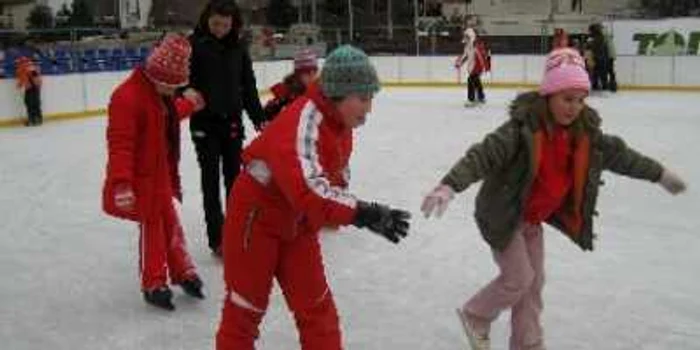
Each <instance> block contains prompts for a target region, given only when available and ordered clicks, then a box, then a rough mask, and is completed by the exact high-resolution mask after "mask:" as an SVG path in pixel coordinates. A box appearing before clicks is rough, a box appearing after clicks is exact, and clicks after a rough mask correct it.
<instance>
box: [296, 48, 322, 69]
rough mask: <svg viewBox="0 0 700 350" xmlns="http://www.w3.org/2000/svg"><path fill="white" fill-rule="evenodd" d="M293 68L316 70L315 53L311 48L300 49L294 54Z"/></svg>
mask: <svg viewBox="0 0 700 350" xmlns="http://www.w3.org/2000/svg"><path fill="white" fill-rule="evenodd" d="M294 70H295V71H308V70H318V62H317V58H316V53H315V52H313V51H312V50H311V49H302V50H300V51H298V52H297V53H296V55H294Z"/></svg>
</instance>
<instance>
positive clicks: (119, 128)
mask: <svg viewBox="0 0 700 350" xmlns="http://www.w3.org/2000/svg"><path fill="white" fill-rule="evenodd" d="M194 108H195V105H194V104H193V103H192V102H190V101H189V100H187V99H184V98H175V99H173V98H172V97H165V96H162V95H160V94H158V93H157V91H156V89H155V86H154V85H153V83H151V82H150V80H148V78H147V77H146V75H145V74H144V73H143V71H142V69H141V68H137V69H135V70H134V71H133V72H132V74H131V75H130V76H129V77H128V78H127V79H126V81H124V82H123V83H122V84H121V85H119V86H118V87H117V88H116V90H115V91H114V92H113V93H112V97H111V99H110V103H109V108H108V123H107V152H108V154H107V169H106V174H105V181H104V187H103V192H102V207H103V209H104V211H105V212H106V213H108V214H110V215H113V216H115V217H119V218H123V219H129V220H133V221H142V220H143V219H144V218H146V217H149V215H150V214H151V213H152V210H155V209H156V208H157V207H156V204H157V203H156V201H167V203H170V202H171V201H172V198H173V197H177V198H178V199H181V189H180V175H179V171H178V164H179V160H180V123H179V122H180V121H181V120H182V119H184V118H187V117H188V116H189V115H190V114H191V113H192V112H193V111H194ZM122 185H127V186H130V187H131V188H132V189H133V191H134V195H135V197H136V206H135V207H136V209H135V210H134V211H133V212H125V211H123V210H121V209H119V208H118V207H117V206H116V205H115V203H114V195H115V190H116V188H117V187H118V186H122Z"/></svg>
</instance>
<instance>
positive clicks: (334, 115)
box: [216, 46, 409, 350]
mask: <svg viewBox="0 0 700 350" xmlns="http://www.w3.org/2000/svg"><path fill="white" fill-rule="evenodd" d="M378 90H379V85H378V80H377V76H376V72H375V70H374V68H373V67H372V66H371V64H370V63H369V60H368V59H367V56H366V55H365V54H364V53H363V52H362V51H360V50H358V49H355V48H353V47H351V46H342V47H340V48H338V49H336V50H335V51H334V52H333V53H331V54H330V55H329V56H328V57H327V59H326V63H325V65H324V68H323V71H322V72H321V78H320V83H319V85H311V86H310V87H309V88H308V90H307V93H306V95H305V96H303V97H301V98H299V99H297V100H296V101H295V102H294V103H292V104H291V105H289V106H288V107H287V108H285V109H284V110H283V111H282V113H281V114H280V115H279V116H278V117H277V118H276V119H275V120H274V121H273V122H271V123H270V125H268V126H267V127H266V129H265V131H264V132H263V133H262V134H261V135H260V136H259V137H258V138H257V139H256V140H255V141H253V142H252V143H251V145H250V146H248V147H247V148H246V149H245V151H244V153H243V161H244V170H243V171H242V174H241V176H240V177H239V178H238V179H237V180H236V182H235V184H234V186H233V190H232V192H231V198H236V200H235V201H229V211H228V214H227V217H226V221H225V223H224V237H223V257H224V279H225V282H226V298H225V301H224V307H223V315H222V319H221V324H220V326H219V331H218V333H217V339H216V343H217V345H216V347H217V349H218V350H234V349H235V350H252V349H254V342H255V339H256V338H257V336H258V325H259V323H260V321H261V320H262V317H263V315H264V313H265V310H266V309H267V306H268V302H269V295H270V292H271V290H272V281H273V279H275V278H276V279H277V282H278V283H279V285H280V287H281V289H282V292H283V293H284V297H285V299H286V301H287V304H288V306H289V309H290V310H291V311H292V312H293V313H294V318H295V320H296V325H297V328H298V330H299V333H300V343H301V348H302V349H304V350H312V349H317V350H339V349H341V348H342V347H341V336H340V327H339V321H338V315H337V312H336V308H335V304H334V302H333V297H332V294H331V291H330V289H329V287H328V284H327V282H326V277H325V273H324V268H323V261H322V257H321V249H320V246H319V241H318V239H319V237H318V236H319V230H321V229H322V228H323V227H338V226H344V225H350V224H352V225H355V226H357V227H366V228H368V229H370V230H372V231H373V232H375V233H378V234H380V235H382V236H384V237H386V238H387V239H389V240H391V241H393V242H394V243H397V242H399V240H400V239H401V238H403V237H405V236H406V234H407V231H408V226H409V224H408V218H409V214H408V213H407V212H404V211H401V210H393V209H390V208H389V207H387V206H384V205H380V204H376V203H366V202H363V201H359V200H357V199H355V197H354V196H352V195H351V194H350V193H349V192H348V190H347V186H348V180H349V176H348V161H349V159H350V154H351V152H352V129H353V128H354V127H357V126H360V125H362V124H363V123H364V121H365V115H366V113H367V112H369V110H370V108H371V102H372V96H373V95H374V94H375V93H376V92H377V91H378Z"/></svg>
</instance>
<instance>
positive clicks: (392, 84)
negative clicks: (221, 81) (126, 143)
mask: <svg viewBox="0 0 700 350" xmlns="http://www.w3.org/2000/svg"><path fill="white" fill-rule="evenodd" d="M382 86H383V87H387V88H420V87H424V88H465V85H464V84H460V83H456V82H449V81H436V82H426V81H386V82H382ZM537 86H538V85H537V84H529V83H505V82H484V87H485V88H495V89H536V88H537ZM619 90H622V91H624V90H628V91H666V92H700V86H673V85H620V86H619ZM269 94H270V92H269V91H267V90H265V91H261V92H260V96H261V97H266V96H268V95H269ZM106 113H107V110H106V109H105V108H98V109H91V110H87V111H82V112H69V113H50V114H45V115H44V122H53V121H62V120H76V119H86V118H93V117H99V116H104V115H105V114H106ZM25 121H26V117H12V118H0V128H8V127H17V126H24V122H25Z"/></svg>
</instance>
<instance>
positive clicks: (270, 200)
mask: <svg viewBox="0 0 700 350" xmlns="http://www.w3.org/2000/svg"><path fill="white" fill-rule="evenodd" d="M352 138H353V133H352V129H349V128H347V127H346V126H344V125H343V124H342V121H341V116H340V115H339V114H338V112H337V110H336V109H335V107H334V106H333V105H332V104H331V102H330V100H328V99H327V98H326V97H324V96H323V95H322V94H321V92H320V90H319V89H318V87H317V86H316V85H311V86H310V87H309V88H308V89H307V92H306V94H305V95H304V96H302V97H300V98H298V99H297V100H296V101H295V102H294V103H292V104H291V105H289V106H288V107H287V108H285V109H284V110H283V111H282V113H280V114H279V115H278V117H277V118H275V120H273V121H272V122H271V123H270V124H269V125H268V126H267V127H266V128H265V131H264V132H263V133H262V134H261V135H260V136H259V137H258V138H257V139H255V140H254V141H253V142H252V143H251V144H250V145H249V146H248V147H247V148H246V149H245V150H244V151H243V163H244V167H246V168H247V169H251V164H255V163H258V164H259V163H263V164H264V165H265V166H264V168H266V170H268V171H269V174H270V179H271V180H270V181H269V183H267V184H265V185H264V186H260V187H261V190H260V191H257V192H256V193H257V194H255V195H254V196H255V197H257V198H252V199H251V200H254V201H256V202H258V203H259V204H260V205H262V206H263V207H264V208H266V209H267V210H271V211H273V212H275V213H276V215H277V216H278V220H277V222H278V223H281V224H291V225H294V224H296V223H301V224H302V225H304V226H305V229H306V230H308V231H310V232H315V231H318V230H319V229H320V228H321V227H324V226H331V227H332V226H341V225H348V224H350V223H352V220H353V218H354V216H355V207H356V200H355V198H354V197H353V196H352V195H351V194H350V193H349V192H348V191H347V186H348V181H349V172H348V162H349V160H350V154H351V153H352ZM250 172H251V171H247V172H246V173H245V175H244V176H249V173H250Z"/></svg>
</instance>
